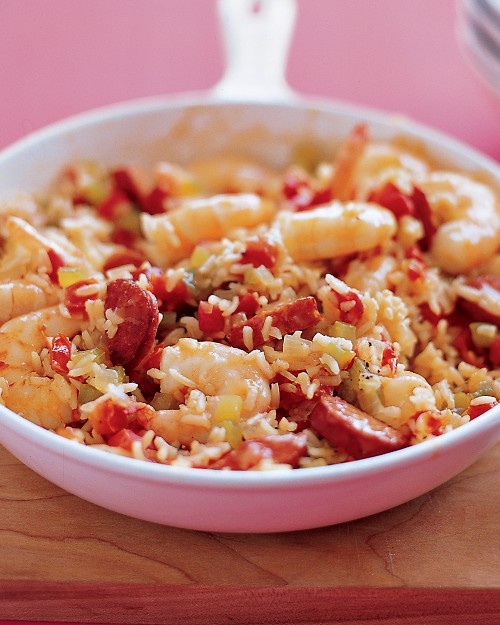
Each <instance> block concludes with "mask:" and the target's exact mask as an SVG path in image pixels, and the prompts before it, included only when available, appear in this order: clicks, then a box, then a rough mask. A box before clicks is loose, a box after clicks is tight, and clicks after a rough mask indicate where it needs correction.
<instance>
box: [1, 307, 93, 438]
mask: <svg viewBox="0 0 500 625" xmlns="http://www.w3.org/2000/svg"><path fill="white" fill-rule="evenodd" d="M85 323H86V321H84V320H82V319H76V318H67V317H64V316H62V315H61V312H60V309H59V307H58V306H53V307H49V308H44V309H42V310H39V311H36V312H32V313H27V314H25V315H21V316H20V317H16V318H14V319H11V320H10V321H7V323H4V324H3V326H1V327H0V376H1V377H2V378H3V380H4V384H5V385H6V386H5V387H4V388H3V392H2V402H3V403H4V404H5V405H6V406H7V408H10V409H11V410H14V411H15V412H17V413H19V414H21V415H23V416H24V417H26V418H27V419H29V420H30V421H33V422H34V423H37V424H39V425H42V426H43V427H45V428H49V429H55V428H56V427H57V426H59V425H62V424H66V423H69V422H70V421H71V420H72V409H73V408H75V407H76V397H77V391H76V388H75V387H74V386H73V385H72V384H71V383H70V382H69V381H68V380H66V379H65V378H64V377H63V376H61V375H59V374H57V373H55V374H54V373H53V372H52V371H50V366H49V365H47V367H48V369H49V370H48V371H47V372H46V371H45V367H44V363H43V362H42V358H43V350H44V349H47V348H48V347H49V345H50V337H53V336H56V335H57V334H59V333H63V334H64V335H65V336H68V337H72V336H74V335H75V334H77V333H78V332H80V331H81V330H82V327H83V326H84V325H85ZM37 361H38V362H37ZM45 373H49V375H45ZM7 385H8V386H7Z"/></svg>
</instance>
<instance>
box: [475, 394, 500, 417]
mask: <svg viewBox="0 0 500 625" xmlns="http://www.w3.org/2000/svg"><path fill="white" fill-rule="evenodd" d="M497 404H498V401H497V400H496V399H493V398H491V401H490V402H487V403H484V404H471V405H470V406H469V410H468V411H467V412H468V413H469V417H470V418H471V420H472V419H477V417H480V416H481V415H482V414H484V413H485V412H488V410H491V408H493V406H496V405H497Z"/></svg>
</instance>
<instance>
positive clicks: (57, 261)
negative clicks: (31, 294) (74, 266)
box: [47, 249, 66, 284]
mask: <svg viewBox="0 0 500 625" xmlns="http://www.w3.org/2000/svg"><path fill="white" fill-rule="evenodd" d="M47 256H48V257H49V260H50V264H51V265H52V269H51V271H50V273H49V278H50V281H51V282H53V283H54V284H58V282H59V279H58V276H57V271H58V269H61V267H65V266H66V263H65V261H64V259H63V258H62V257H61V256H60V254H58V253H57V252H56V251H55V250H52V249H51V250H47Z"/></svg>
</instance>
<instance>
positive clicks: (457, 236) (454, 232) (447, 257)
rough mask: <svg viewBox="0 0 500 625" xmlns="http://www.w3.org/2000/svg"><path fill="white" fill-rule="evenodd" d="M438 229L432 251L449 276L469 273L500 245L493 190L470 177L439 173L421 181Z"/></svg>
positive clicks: (499, 214) (499, 216)
mask: <svg viewBox="0 0 500 625" xmlns="http://www.w3.org/2000/svg"><path fill="white" fill-rule="evenodd" d="M417 184H418V186H419V187H420V188H421V190H422V191H423V192H424V193H425V196H426V198H427V201H428V203H429V206H430V207H431V210H432V213H433V216H434V217H435V218H436V219H437V220H438V222H439V223H438V228H437V231H436V233H435V235H434V237H433V240H432V243H431V248H430V252H431V255H432V256H433V258H434V261H435V262H436V264H437V265H438V266H439V267H441V269H443V270H444V271H447V272H448V273H451V274H454V275H457V274H460V273H468V272H469V271H471V270H472V269H474V268H475V267H478V266H479V265H481V264H482V263H485V262H487V261H488V260H489V259H490V258H491V257H492V256H493V255H494V254H495V252H496V251H497V250H498V248H499V245H500V209H499V204H498V199H497V198H496V197H495V194H494V192H493V190H492V189H491V188H489V187H487V186H486V185H484V184H482V183H480V182H476V181H474V180H472V179H470V178H467V177H466V176H464V175H462V174H458V173H454V172H448V171H435V172H432V173H430V174H428V175H427V176H424V177H422V178H420V179H417Z"/></svg>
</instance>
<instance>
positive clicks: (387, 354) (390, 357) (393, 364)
mask: <svg viewBox="0 0 500 625" xmlns="http://www.w3.org/2000/svg"><path fill="white" fill-rule="evenodd" d="M381 364H382V366H383V367H384V366H385V365H389V368H390V370H391V372H392V373H396V369H397V366H398V359H397V356H396V352H395V351H394V347H393V346H392V345H388V346H387V347H385V348H384V351H383V352H382V363H381Z"/></svg>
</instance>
